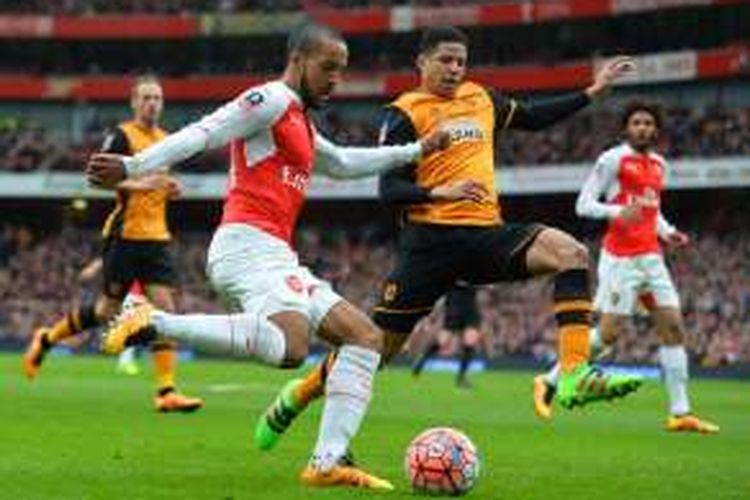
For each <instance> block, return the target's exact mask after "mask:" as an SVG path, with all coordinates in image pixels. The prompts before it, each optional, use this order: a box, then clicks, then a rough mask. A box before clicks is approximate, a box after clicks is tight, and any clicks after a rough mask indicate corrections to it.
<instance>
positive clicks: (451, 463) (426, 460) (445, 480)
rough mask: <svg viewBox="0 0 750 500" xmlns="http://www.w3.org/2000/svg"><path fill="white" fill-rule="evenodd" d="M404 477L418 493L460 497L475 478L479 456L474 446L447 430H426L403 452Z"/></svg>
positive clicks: (460, 433)
mask: <svg viewBox="0 0 750 500" xmlns="http://www.w3.org/2000/svg"><path fill="white" fill-rule="evenodd" d="M404 465H405V466H406V475H407V476H408V478H409V482H410V483H411V486H412V488H414V490H415V491H416V492H418V493H428V494H432V495H453V496H457V495H463V494H464V493H466V492H468V491H469V490H471V489H472V488H473V487H474V483H476V480H477V477H478V476H479V455H478V454H477V448H476V446H474V443H472V442H471V440H470V439H469V438H468V437H466V435H465V434H463V433H462V432H461V431H458V430H456V429H451V428H449V427H435V428H433V429H427V430H426V431H424V432H423V433H421V434H420V435H419V436H417V437H415V438H414V440H413V441H412V442H411V444H410V445H409V448H408V449H407V450H406V460H405V464H404Z"/></svg>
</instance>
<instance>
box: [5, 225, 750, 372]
mask: <svg viewBox="0 0 750 500" xmlns="http://www.w3.org/2000/svg"><path fill="white" fill-rule="evenodd" d="M739 227H741V225H740V226H739ZM693 236H694V237H695V238H696V240H695V243H694V244H693V245H692V246H691V247H690V248H689V249H688V250H687V251H684V252H678V253H673V254H670V255H669V260H670V262H671V269H672V272H673V275H674V278H675V280H676V282H677V286H678V290H679V292H680V295H681V298H682V301H683V306H684V310H685V313H686V322H687V326H688V331H689V332H690V338H689V347H690V349H691V351H692V353H693V355H694V357H695V360H696V361H697V362H700V363H701V364H703V365H705V366H718V365H725V364H733V363H737V362H750V268H748V266H747V265H745V263H746V262H748V261H749V260H750V230H748V229H747V228H744V229H740V230H737V231H731V232H723V231H722V232H719V231H708V230H705V229H701V228H698V229H696V230H695V231H693ZM96 239H97V238H96V234H95V233H93V232H91V231H89V230H82V229H76V228H74V227H72V226H68V227H66V228H64V229H63V230H62V231H60V232H58V233H54V234H48V235H36V234H33V233H32V232H31V231H30V230H29V229H27V228H25V227H11V226H6V227H4V228H3V229H2V231H1V232H0V338H3V337H4V338H5V340H8V339H10V340H15V341H17V342H18V341H23V340H24V339H26V338H28V336H29V335H30V333H31V332H32V330H33V329H34V328H35V327H36V326H38V325H40V324H44V323H46V322H49V321H50V319H52V318H54V317H55V316H56V315H59V314H61V313H62V312H63V311H65V310H67V309H69V307H70V306H71V305H72V304H73V303H74V302H75V301H78V300H84V299H86V298H87V297H89V298H90V296H91V289H92V285H88V286H84V290H86V291H85V292H84V293H81V291H80V290H81V287H82V285H81V283H80V282H79V280H78V278H77V274H78V271H79V270H80V269H81V268H82V267H83V265H84V264H85V263H86V262H87V261H88V260H90V259H91V258H92V256H94V255H95V252H96V248H95V247H96V243H95V241H96ZM208 239H209V235H208V234H207V233H186V234H181V235H180V239H179V243H178V251H177V253H178V256H179V270H180V272H179V275H180V279H181V282H182V291H181V294H180V304H181V308H182V309H183V310H185V311H206V312H214V311H217V310H218V309H219V305H218V304H217V303H216V302H215V300H214V298H213V297H212V295H211V293H210V292H209V289H208V284H207V281H206V279H205V277H204V275H203V272H202V270H203V262H204V258H205V249H206V248H207V243H208ZM592 246H593V245H592ZM297 248H298V249H299V252H300V255H301V258H302V260H303V261H304V262H306V263H307V264H308V265H310V266H311V267H312V268H313V270H314V271H315V272H316V273H317V274H318V275H320V276H322V277H324V278H325V279H327V280H330V281H331V282H333V283H334V285H335V287H336V288H337V289H338V290H339V291H340V292H341V293H342V294H343V295H344V296H345V297H347V298H348V299H349V300H351V301H353V302H354V303H356V304H358V305H359V306H361V307H362V308H364V309H365V310H368V309H370V308H371V307H372V306H373V304H374V300H375V299H376V290H377V289H378V284H379V283H380V281H381V280H382V279H383V277H384V273H385V272H387V270H388V269H389V268H390V267H391V265H392V263H393V257H394V253H393V242H392V240H391V239H390V237H389V236H385V235H384V233H383V231H382V230H380V229H378V227H375V226H373V227H366V228H359V229H357V230H356V231H353V230H351V229H349V230H344V229H340V230H329V229H326V231H325V232H324V231H322V230H320V229H316V228H313V227H307V228H303V229H302V230H300V231H299V233H298V237H297ZM550 297H551V283H550V282H548V281H544V280H538V281H532V282H528V283H519V284H513V285H501V286H493V287H488V288H485V289H483V290H482V291H481V292H480V295H479V303H480V310H481V317H482V329H483V330H484V331H485V332H486V333H487V335H486V342H485V348H486V354H487V355H488V356H490V357H497V356H524V357H533V358H535V359H537V360H540V361H548V360H550V359H551V358H552V356H553V354H554V352H555V350H554V343H555V328H554V320H553V318H552V316H551V314H550V313H549V311H550V307H551V299H550ZM441 323H442V319H441V307H438V308H437V309H436V310H435V312H434V313H433V314H432V315H431V316H429V317H428V318H426V319H425V320H424V321H423V322H422V323H421V324H420V325H419V326H418V331H417V334H416V335H415V338H414V342H415V343H416V344H420V343H422V342H424V340H425V337H426V336H429V335H432V334H434V333H435V332H436V331H437V330H438V329H439V328H441ZM657 345H658V341H657V339H656V337H655V334H654V332H653V331H652V330H651V329H650V328H649V324H648V321H646V320H645V319H644V320H640V321H637V322H636V324H635V325H634V327H632V328H629V329H628V331H627V333H626V334H625V335H623V336H622V337H621V338H620V339H619V341H618V343H617V346H616V350H615V358H614V359H615V360H616V361H621V362H644V361H654V356H655V353H656V346H657Z"/></svg>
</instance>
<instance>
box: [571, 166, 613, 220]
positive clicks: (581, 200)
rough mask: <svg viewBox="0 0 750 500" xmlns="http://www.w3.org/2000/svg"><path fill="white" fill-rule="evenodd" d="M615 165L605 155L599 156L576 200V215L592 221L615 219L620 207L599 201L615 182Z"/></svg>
mask: <svg viewBox="0 0 750 500" xmlns="http://www.w3.org/2000/svg"><path fill="white" fill-rule="evenodd" d="M616 171H617V163H616V162H615V161H613V159H612V158H611V157H610V156H609V155H607V154H606V153H605V154H603V155H601V156H600V157H599V159H598V160H597V161H596V165H594V169H593V170H592V171H591V173H590V174H589V176H588V178H587V179H586V181H585V182H584V183H583V187H582V188H581V192H580V193H578V199H577V200H576V214H577V215H578V216H579V217H588V218H592V219H615V218H617V217H618V216H619V215H620V213H621V212H622V210H623V207H622V206H621V205H615V204H614V203H605V202H602V201H600V199H601V198H602V196H605V195H606V194H607V192H608V191H609V190H610V189H611V188H612V186H613V184H614V182H615V181H616V175H617V174H616Z"/></svg>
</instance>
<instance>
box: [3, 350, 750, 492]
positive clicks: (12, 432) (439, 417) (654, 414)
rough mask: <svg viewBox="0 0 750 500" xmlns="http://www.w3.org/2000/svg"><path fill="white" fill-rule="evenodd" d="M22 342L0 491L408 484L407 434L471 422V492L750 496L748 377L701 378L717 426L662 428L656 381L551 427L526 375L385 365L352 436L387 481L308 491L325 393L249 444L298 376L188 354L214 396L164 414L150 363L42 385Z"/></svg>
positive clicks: (96, 368) (7, 380)
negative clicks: (457, 379) (27, 368)
mask: <svg viewBox="0 0 750 500" xmlns="http://www.w3.org/2000/svg"><path fill="white" fill-rule="evenodd" d="M18 367H19V357H18V356H17V355H15V356H11V355H7V354H6V355H1V356H0V370H1V371H0V375H1V376H2V379H1V380H2V395H1V396H0V478H1V479H0V498H2V499H3V500H4V499H14V500H15V499H23V500H36V499H56V500H60V499H77V500H78V499H128V500H135V499H141V498H143V499H151V498H153V499H173V498H174V499H193V498H195V499H217V500H222V499H224V500H228V499H278V500H284V499H292V498H295V499H296V498H305V499H308V500H314V499H317V498H337V499H339V498H366V497H373V498H374V497H386V496H387V497H389V498H393V499H397V498H414V495H413V494H412V493H411V492H410V490H409V487H408V485H407V483H406V479H405V477H404V472H403V455H404V450H405V448H406V445H407V443H408V442H409V440H410V439H411V438H412V437H413V436H415V435H416V434H417V433H419V432H420V431H422V430H423V429H425V428H427V427H429V426H437V425H449V426H455V427H458V428H460V429H462V430H463V431H464V432H466V433H467V434H468V435H469V436H470V437H471V438H472V439H473V440H474V442H475V443H476V444H477V446H478V447H479V450H480V453H481V454H482V467H483V469H482V474H481V478H480V481H479V483H478V485H477V487H476V488H475V489H474V491H472V492H471V493H470V496H469V498H477V499H508V500H520V499H543V500H552V499H569V498H576V499H597V500H608V499H639V500H643V499H668V500H689V499H701V500H707V499H748V498H750V390H749V389H750V385H749V384H748V383H746V382H740V381H710V380H696V381H694V382H693V384H692V389H693V399H694V403H695V405H696V407H697V409H698V410H700V413H701V414H704V415H706V416H708V417H711V418H712V419H715V420H716V421H717V422H718V423H720V424H721V426H722V433H721V434H720V435H718V436H697V435H673V434H668V433H666V432H664V431H662V430H661V425H662V420H663V417H664V395H663V390H662V387H661V384H660V383H658V382H655V381H654V382H650V383H648V384H647V385H646V386H645V387H644V388H643V389H642V390H641V391H640V392H639V393H638V394H636V395H634V396H631V397H629V398H627V399H626V400H623V401H620V402H618V403H616V404H611V405H610V404H604V405H598V406H595V407H591V408H590V409H587V410H586V411H579V412H575V413H567V412H562V411H560V412H558V413H557V418H556V419H555V420H554V421H553V422H552V423H550V424H546V425H543V424H541V423H539V422H538V421H536V420H535V418H534V416H533V414H532V412H531V406H530V401H529V388H530V375H531V374H530V373H508V372H491V373H483V374H478V375H476V376H475V377H474V382H475V389H474V390H472V391H468V392H463V391H459V390H457V389H454V387H453V385H452V377H451V376H450V375H447V374H431V373H427V374H425V376H423V377H422V378H421V379H419V380H413V379H412V378H411V376H410V375H409V374H407V372H405V371H403V370H397V369H394V370H390V371H386V372H383V373H382V374H381V375H380V376H379V377H378V379H377V381H376V395H375V399H374V401H373V405H372V407H371V411H370V413H369V415H368V418H367V420H366V421H365V423H364V426H363V429H362V432H361V434H360V435H359V436H358V437H357V439H356V441H355V443H354V448H355V450H356V452H357V454H358V457H359V459H360V461H361V462H363V463H364V464H366V465H367V466H368V467H369V468H370V469H371V470H372V471H373V472H375V473H378V474H380V475H383V476H385V477H387V478H389V479H391V480H393V481H394V482H395V483H396V486H397V491H396V492H393V493H371V492H363V491H352V490H342V489H336V490H310V489H305V488H303V487H301V486H300V485H299V484H298V482H297V474H298V472H299V469H300V467H301V466H302V465H303V464H304V462H305V460H306V459H307V457H308V453H309V451H310V449H311V447H312V445H313V443H314V438H315V435H316V429H317V424H318V415H319V409H320V405H317V406H316V408H315V411H312V412H310V413H308V414H307V415H305V416H304V417H303V418H301V420H300V421H299V422H298V425H297V426H296V427H295V428H294V429H293V430H292V431H291V432H290V434H289V435H288V436H286V439H285V440H284V441H282V443H281V444H280V446H279V447H278V449H276V450H275V451H274V452H271V453H261V452H259V451H256V450H255V449H254V448H253V446H252V440H251V437H252V429H253V426H254V424H255V420H256V418H257V416H258V415H259V414H260V412H261V411H262V410H263V408H265V406H266V404H267V403H268V402H269V400H270V399H271V398H272V396H273V395H274V393H275V391H276V390H277V388H278V387H279V386H280V384H281V383H282V381H284V380H285V379H286V378H287V377H289V376H291V375H292V373H290V372H281V371H277V370H273V369H269V368H263V367H258V366H256V365H253V364H251V363H242V362H218V361H198V362H192V363H184V364H182V365H181V367H180V380H181V382H182V384H181V387H182V388H183V389H184V390H185V392H189V393H190V394H197V395H201V396H203V397H204V398H205V399H206V407H205V408H204V409H203V410H202V411H200V412H199V413H196V414H193V415H160V414H156V413H154V411H153V410H152V406H151V395H152V383H151V378H150V376H149V374H148V373H145V374H143V375H141V376H139V377H134V378H130V377H126V376H122V375H116V374H115V373H114V371H113V367H114V365H113V360H111V359H105V358H93V357H71V358H60V357H52V358H51V359H49V360H48V363H47V364H46V365H45V366H44V369H43V371H42V373H41V377H40V378H39V380H38V381H36V382H35V383H33V384H29V383H27V382H26V381H25V380H24V379H22V378H21V376H20V374H19V370H18Z"/></svg>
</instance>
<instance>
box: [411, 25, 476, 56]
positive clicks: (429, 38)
mask: <svg viewBox="0 0 750 500" xmlns="http://www.w3.org/2000/svg"><path fill="white" fill-rule="evenodd" d="M441 43H460V44H461V45H465V46H466V47H467V48H468V47H469V37H467V36H466V33H464V32H463V31H461V30H460V29H458V28H456V27H454V26H435V27H434V28H427V29H426V30H424V31H423V32H422V39H421V40H420V42H419V53H420V54H424V53H426V52H432V51H433V50H435V49H436V48H437V46H438V45H440V44H441Z"/></svg>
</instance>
